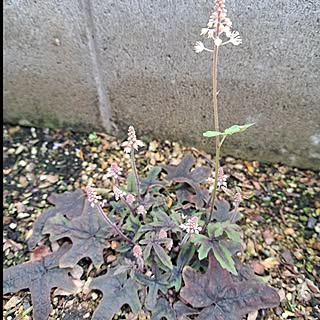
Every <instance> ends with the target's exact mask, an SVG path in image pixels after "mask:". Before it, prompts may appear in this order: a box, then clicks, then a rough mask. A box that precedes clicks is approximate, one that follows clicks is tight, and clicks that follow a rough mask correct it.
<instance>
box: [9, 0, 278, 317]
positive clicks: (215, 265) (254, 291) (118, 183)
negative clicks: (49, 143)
mask: <svg viewBox="0 0 320 320" xmlns="http://www.w3.org/2000/svg"><path fill="white" fill-rule="evenodd" d="M231 27H232V23H231V20H230V19H229V18H227V16H226V10H225V5H224V0H216V1H215V7H214V12H213V14H212V15H211V16H210V19H209V22H208V24H207V28H203V29H202V30H201V35H207V37H208V38H209V39H211V40H212V42H213V46H214V47H213V49H207V48H206V47H205V46H204V44H203V43H202V42H197V43H196V46H195V51H196V52H197V53H200V52H202V51H209V52H213V109H214V120H215V130H214V131H206V132H205V133H204V136H206V137H215V140H216V155H215V170H214V175H213V178H214V184H213V189H212V192H211V194H210V192H209V191H208V190H207V189H205V188H204V187H203V182H205V181H206V180H207V179H208V178H209V176H210V175H211V168H209V167H196V168H193V165H194V159H193V157H192V155H190V154H189V155H186V156H185V157H184V158H183V159H182V161H181V162H180V163H179V164H178V165H162V166H159V167H154V168H152V169H151V171H150V172H149V173H148V174H147V176H144V177H142V176H139V173H138V169H137V166H136V162H135V153H136V152H138V151H139V148H140V147H143V145H144V144H143V142H142V141H140V140H138V139H137V137H136V133H135V130H134V128H133V127H132V126H130V127H129V130H128V139H127V141H125V142H124V143H123V144H122V146H123V147H124V152H125V153H127V154H129V155H130V159H131V169H132V170H131V172H130V173H129V174H128V175H127V176H126V177H125V176H124V170H123V169H122V168H120V167H119V166H118V164H117V163H112V164H111V166H110V167H109V168H108V169H107V174H106V177H107V178H109V179H112V182H113V189H112V197H107V199H105V200H104V201H102V197H101V195H99V193H102V194H106V193H107V194H108V192H109V193H110V190H101V189H96V188H94V187H92V186H87V187H86V189H85V192H83V191H82V190H77V191H74V192H71V193H70V192H67V193H65V194H62V195H53V196H51V198H50V199H49V201H50V202H51V203H52V204H54V205H55V207H54V208H51V209H49V210H47V211H45V212H44V213H43V214H42V215H41V216H40V217H39V218H38V220H37V221H36V222H35V224H34V226H33V233H32V236H31V238H30V239H29V242H28V245H29V248H30V250H34V251H37V250H38V251H39V250H40V248H42V247H43V246H44V245H45V244H44V243H45V241H49V242H50V244H51V249H52V251H53V252H52V253H51V254H49V253H50V251H48V250H47V251H45V254H40V258H39V259H37V260H36V261H33V262H31V263H29V264H24V265H20V266H16V267H12V268H9V269H7V270H6V271H5V274H4V292H14V291H18V290H20V289H23V288H30V290H31V292H32V299H33V308H34V319H35V320H37V319H40V320H42V319H47V317H48V315H49V313H50V300H49V294H50V289H51V288H52V287H55V286H59V287H63V288H64V289H65V290H69V291H73V292H77V291H78V290H83V289H84V288H85V289H86V290H92V289H97V290H99V291H101V292H102V293H103V298H102V300H101V302H100V304H99V306H98V307H97V308H96V310H95V312H94V313H93V317H92V319H112V318H113V316H114V314H116V313H117V312H118V311H119V309H120V308H121V307H123V306H124V305H128V306H129V307H130V309H131V311H132V312H133V314H134V315H135V316H136V317H137V315H138V314H140V315H141V314H142V313H144V314H146V315H147V316H151V319H155V320H156V319H159V320H160V319H163V318H165V319H167V320H174V319H191V318H192V319H198V320H206V319H213V320H215V319H217V320H218V319H226V320H228V319H230V320H234V319H239V320H240V319H242V317H243V316H244V315H246V314H248V313H250V312H252V311H255V310H258V309H260V308H269V307H274V306H276V305H278V303H279V296H278V294H277V292H276V290H274V289H272V288H270V287H268V286H267V285H265V284H263V283H261V282H259V281H258V280H257V278H256V277H255V275H254V274H253V272H252V271H251V270H250V269H249V268H247V267H246V266H245V265H244V264H243V263H242V262H241V261H240V259H239V258H238V253H239V252H241V251H242V233H241V228H240V226H239V225H238V224H237V222H238V221H239V220H240V219H241V215H240V213H239V211H238V207H239V205H240V203H241V201H242V196H241V192H240V190H231V189H229V188H228V184H227V177H226V175H225V174H224V171H223V167H221V166H220V165H219V157H220V149H221V146H222V144H223V142H224V140H225V139H226V138H227V137H228V136H230V135H232V134H235V133H238V132H242V131H244V130H246V129H247V128H249V127H250V126H251V125H252V124H248V125H234V126H232V127H230V128H228V129H226V130H224V131H223V132H220V131H219V121H218V109H217V55H218V48H219V47H221V46H223V45H226V44H228V43H232V44H234V45H239V44H240V43H241V38H240V36H239V33H238V32H236V31H232V30H231ZM223 37H225V38H227V39H226V40H225V41H224V40H223ZM220 138H221V140H220ZM218 190H222V191H224V192H226V193H227V195H228V196H230V197H231V199H232V202H233V209H231V205H230V204H229V203H228V202H227V201H224V200H217V191H218ZM112 243H116V245H113V246H112V245H111V244H112ZM54 244H55V245H54ZM41 250H42V249H41ZM105 250H111V251H113V252H115V253H116V259H115V260H114V261H112V262H109V263H107V264H108V268H107V269H106V271H107V272H106V273H105V274H104V275H100V276H97V277H94V278H93V279H87V280H88V281H87V282H86V284H85V285H84V286H83V284H81V285H79V281H78V282H75V279H74V278H72V271H73V270H74V268H75V267H76V266H78V263H79V261H80V260H81V259H82V258H84V257H86V258H90V259H91V261H92V263H93V265H94V266H95V267H96V268H97V270H101V268H102V265H103V264H105V262H106V261H105V259H104V252H105ZM41 252H43V250H42V251H41ZM25 272H27V273H28V277H23V276H22V275H23V274H24V273H25ZM39 274H40V276H39ZM59 277H60V278H59ZM44 293H45V294H44ZM43 294H44V296H41V295H43ZM39 296H41V298H42V299H38V298H39ZM48 300H49V301H48ZM190 317H191V318H190ZM139 319H140V318H139Z"/></svg>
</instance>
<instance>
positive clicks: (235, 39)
mask: <svg viewBox="0 0 320 320" xmlns="http://www.w3.org/2000/svg"><path fill="white" fill-rule="evenodd" d="M230 42H231V43H232V44H233V45H235V46H238V45H239V44H241V43H242V39H241V38H240V35H239V32H238V31H233V32H232V33H231V35H230Z"/></svg>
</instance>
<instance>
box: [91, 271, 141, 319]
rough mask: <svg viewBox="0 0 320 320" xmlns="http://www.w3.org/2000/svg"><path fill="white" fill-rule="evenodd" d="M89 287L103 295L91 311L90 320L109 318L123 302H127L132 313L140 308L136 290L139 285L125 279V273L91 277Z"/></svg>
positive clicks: (110, 272)
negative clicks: (93, 310) (95, 307)
mask: <svg viewBox="0 0 320 320" xmlns="http://www.w3.org/2000/svg"><path fill="white" fill-rule="evenodd" d="M89 288H90V289H97V290H99V291H101V292H102V294H103V297H102V300H101V301H100V303H99V305H98V307H97V309H96V310H95V312H94V313H93V316H92V320H102V319H103V320H111V319H112V318H113V316H114V315H115V314H116V313H117V312H118V311H119V310H120V309H121V307H122V306H123V305H124V304H128V305H129V306H130V308H131V310H132V312H133V313H135V314H137V313H138V312H139V310H140V309H141V304H140V300H139V295H138V290H139V289H140V286H139V285H138V284H137V283H136V282H135V281H134V280H132V279H127V274H126V273H120V274H116V275H114V274H113V271H109V272H108V273H107V274H105V275H103V276H101V277H97V278H94V279H92V281H91V283H90V285H89Z"/></svg>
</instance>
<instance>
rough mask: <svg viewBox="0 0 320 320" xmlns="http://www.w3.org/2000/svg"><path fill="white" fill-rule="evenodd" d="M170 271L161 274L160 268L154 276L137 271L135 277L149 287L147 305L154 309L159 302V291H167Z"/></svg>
mask: <svg viewBox="0 0 320 320" xmlns="http://www.w3.org/2000/svg"><path fill="white" fill-rule="evenodd" d="M169 277H170V275H169V274H168V273H163V274H161V273H160V272H159V270H158V269H156V270H154V275H153V277H148V276H146V275H144V274H142V273H135V278H136V279H137V281H138V282H139V283H141V284H142V285H144V286H147V287H148V288H149V290H148V295H147V299H146V307H147V308H148V309H149V310H152V309H153V308H154V307H155V306H156V304H157V297H158V291H159V290H160V291H161V292H162V293H164V294H166V293H167V285H168V278H169Z"/></svg>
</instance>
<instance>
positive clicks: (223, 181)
mask: <svg viewBox="0 0 320 320" xmlns="http://www.w3.org/2000/svg"><path fill="white" fill-rule="evenodd" d="M213 177H214V178H215V173H213ZM227 178H228V177H227V175H225V174H224V171H223V168H222V167H219V169H218V187H219V188H220V187H221V186H223V187H225V188H227Z"/></svg>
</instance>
